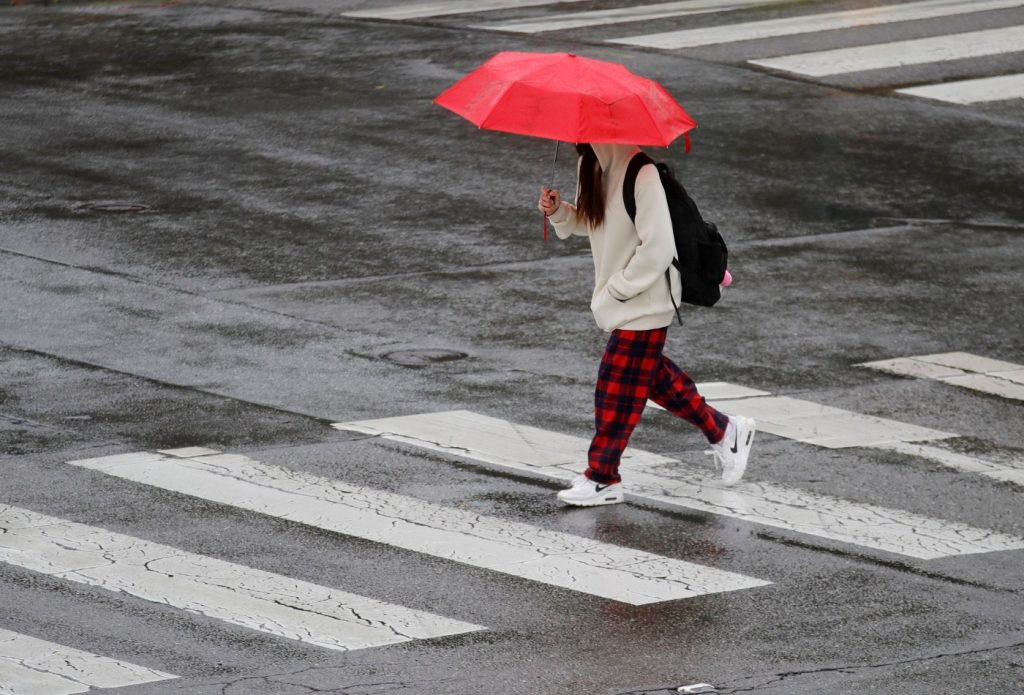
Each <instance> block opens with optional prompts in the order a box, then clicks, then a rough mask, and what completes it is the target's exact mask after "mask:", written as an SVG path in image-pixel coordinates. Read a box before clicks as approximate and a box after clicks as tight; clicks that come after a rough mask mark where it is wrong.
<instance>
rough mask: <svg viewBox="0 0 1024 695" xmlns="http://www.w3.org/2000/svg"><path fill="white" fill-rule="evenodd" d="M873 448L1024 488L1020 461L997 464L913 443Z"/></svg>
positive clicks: (897, 443) (1023, 469)
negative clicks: (926, 460) (921, 459)
mask: <svg viewBox="0 0 1024 695" xmlns="http://www.w3.org/2000/svg"><path fill="white" fill-rule="evenodd" d="M873 448H875V449H883V450H887V451H895V452H898V453H900V454H906V455H908V456H915V457H917V458H923V459H928V460H930V461H934V462H935V463H939V464H942V465H943V466H946V467H947V468H952V469H954V470H958V471H961V472H963V473H977V474H979V475H984V476H986V477H988V478H993V479H995V480H998V481H1000V482H1004V483H1014V484H1016V485H1020V486H1022V487H1024V463H1021V462H1019V461H1007V462H1005V463H996V462H993V461H985V460H983V459H979V458H975V457H974V456H968V455H966V454H959V453H957V452H955V451H949V450H947V449H941V448H939V447H935V446H929V445H927V444H914V443H911V442H894V443H890V444H878V445H875V446H874V447H873Z"/></svg>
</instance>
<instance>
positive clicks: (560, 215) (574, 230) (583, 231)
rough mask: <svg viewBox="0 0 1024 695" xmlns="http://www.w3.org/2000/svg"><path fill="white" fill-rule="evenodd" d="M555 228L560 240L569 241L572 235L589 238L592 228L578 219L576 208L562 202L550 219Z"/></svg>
mask: <svg viewBox="0 0 1024 695" xmlns="http://www.w3.org/2000/svg"><path fill="white" fill-rule="evenodd" d="M548 219H549V220H550V221H551V225H552V226H553V227H554V228H555V234H557V235H558V238H559V239H568V238H569V237H571V236H572V235H574V234H575V235H577V236H587V235H588V234H589V233H590V228H589V227H587V224H586V223H585V222H581V221H580V220H579V218H578V217H576V208H575V207H573V206H572V205H570V204H569V203H567V202H565V201H564V200H563V201H562V204H561V205H560V206H558V209H557V210H555V213H554V214H553V215H551V217H549V218H548Z"/></svg>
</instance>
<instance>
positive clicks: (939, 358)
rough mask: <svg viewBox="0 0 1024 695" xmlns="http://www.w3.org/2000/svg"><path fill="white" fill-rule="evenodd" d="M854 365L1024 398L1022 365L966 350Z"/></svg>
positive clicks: (1004, 395)
mask: <svg viewBox="0 0 1024 695" xmlns="http://www.w3.org/2000/svg"><path fill="white" fill-rule="evenodd" d="M856 366H858V367H867V368H869V369H875V370H878V371H881V372H887V373H889V374H898V375H900V376H909V377H916V378H918V379H935V380H937V381H942V382H945V383H947V384H953V385H955V386H962V387H963V388H968V389H971V390H974V391H981V392H983V393H989V394H993V395H996V396H1002V397H1003V398H1012V399H1014V400H1018V401H1024V366H1022V365H1019V364H1015V363H1013V362H1005V361H1003V360H994V359H990V358H988V357H982V356H980V355H972V354H971V353H969V352H944V353H939V354H935V355H915V356H913V357H898V358H896V359H891V360H878V361H876V362H864V363H862V364H859V365H856Z"/></svg>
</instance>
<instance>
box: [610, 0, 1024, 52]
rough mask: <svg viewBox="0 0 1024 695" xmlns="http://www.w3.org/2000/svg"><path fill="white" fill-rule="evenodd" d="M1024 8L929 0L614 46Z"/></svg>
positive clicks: (687, 44) (978, 0) (984, 0)
mask: <svg viewBox="0 0 1024 695" xmlns="http://www.w3.org/2000/svg"><path fill="white" fill-rule="evenodd" d="M1022 5H1024V0H927V1H926V2H909V3H904V4H901V5H886V6H883V7H870V8H865V9H861V10H849V11H841V12H827V13H824V14H814V15H803V16H799V17H784V18H781V19H769V20H766V21H762V22H744V23H742V24H730V25H726V26H715V27H707V28H703V29H683V30H680V31H668V32H663V33H659V34H646V35H639V36H627V37H624V38H621V39H613V40H612V43H621V44H627V45H631V46H648V47H650V48H666V49H676V48H694V47H696V46H709V45H712V44H718V43H735V42H738V41H752V40H755V39H769V38H775V37H779V36H793V35H796V34H810V33H814V32H819V31H831V30H835V29H853V28H856V27H866V26H872V25H877V24H890V23H892V22H908V21H915V20H920V19H933V18H936V17H949V16H953V15H958V14H967V13H971V12H984V11H988V10H1000V9H1007V8H1012V7H1020V6H1022Z"/></svg>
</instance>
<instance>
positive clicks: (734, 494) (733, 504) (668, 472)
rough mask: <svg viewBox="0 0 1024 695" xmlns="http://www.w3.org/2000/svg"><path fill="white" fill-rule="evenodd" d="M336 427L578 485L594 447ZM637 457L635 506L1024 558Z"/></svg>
mask: <svg viewBox="0 0 1024 695" xmlns="http://www.w3.org/2000/svg"><path fill="white" fill-rule="evenodd" d="M733 402H734V401H725V403H733ZM333 426H334V427H335V428H337V429H341V430H350V431H355V432H362V433H365V434H370V435H374V436H378V437H381V438H384V439H389V440H393V441H398V442H403V443H405V444H409V445H412V446H417V447H422V448H426V449H430V450H434V451H442V452H445V453H446V454H449V455H452V456H456V457H460V458H467V459H472V460H475V461H482V462H484V463H487V464H490V465H492V466H496V467H499V468H503V469H512V470H516V471H521V472H525V473H528V474H531V475H534V476H537V477H543V478H549V479H551V478H553V479H557V480H569V479H571V478H572V477H573V475H575V473H577V472H579V471H580V470H582V469H583V468H584V467H585V466H586V451H587V448H588V447H589V441H588V440H586V439H581V438H577V437H568V436H566V435H563V434H558V433H554V432H547V431H545V430H540V429H537V428H533V427H527V426H524V425H517V424H515V423H511V422H507V421H505V420H499V419H497V418H490V417H486V416H483V415H478V414H475V413H470V412H466V411H454V412H449V413H431V414H428V415H411V416H406V417H395V418H386V419H382V420H369V421H363V422H349V423H336V424H335V425H333ZM539 451H544V452H545V455H544V460H545V461H547V462H548V465H537V463H536V462H537V460H538V452H539ZM627 453H629V454H630V456H629V457H627V458H624V459H623V467H622V470H623V471H624V474H625V475H624V477H625V479H626V483H625V485H626V490H627V496H628V497H629V498H631V499H642V500H647V501H655V502H657V503H659V504H662V505H669V506H673V507H677V508H686V509H696V510H699V511H703V512H708V513H711V514H718V515H721V516H726V517H730V518H735V519H742V520H744V521H749V522H751V523H756V524H761V525H765V526H771V527H774V528H781V529H785V530H788V531H796V532H799V533H804V534H808V535H811V536H816V537H819V538H826V539H830V540H834V541H839V542H842V543H850V544H853V545H858V546H862V547H867V548H873V549H876V550H881V551H885V552H890V553H895V554H899V555H905V556H910V557H916V558H922V559H934V558H940V557H947V556H951V555H969V554H973V553H984V552H992V551H999V550H1010V549H1020V548H1024V539H1022V538H1017V537H1014V536H1007V535H1003V534H999V533H993V532H992V531H987V530H983V529H977V528H972V527H970V526H967V525H964V524H961V523H958V522H953V521H942V520H938V519H931V518H928V517H924V516H921V515H918V514H913V513H910V512H905V511H899V510H893V509H886V508H883V507H877V506H874V505H869V504H858V503H855V502H848V501H845V500H841V499H838V498H835V497H829V496H826V495H819V494H815V493H811V492H806V491H802V490H791V489H787V488H784V487H780V486H777V485H773V484H771V483H753V482H741V483H739V484H738V485H736V486H734V487H731V488H726V487H722V486H721V485H720V483H719V482H718V481H717V480H716V479H715V478H713V477H712V476H711V475H710V474H709V473H708V472H707V471H702V470H700V469H697V468H695V467H691V466H688V465H686V464H684V463H682V462H679V461H675V460H672V459H668V458H666V457H657V455H655V454H649V453H647V452H643V451H638V450H636V449H632V448H631V449H630V450H627ZM754 455H755V456H756V449H755V454H754ZM653 458H661V459H662V462H661V463H654V464H652V463H647V465H642V466H636V465H633V464H632V463H631V462H632V461H636V460H638V459H639V460H641V461H648V462H650V461H651V460H652V459H653ZM566 461H568V462H566Z"/></svg>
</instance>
